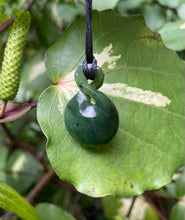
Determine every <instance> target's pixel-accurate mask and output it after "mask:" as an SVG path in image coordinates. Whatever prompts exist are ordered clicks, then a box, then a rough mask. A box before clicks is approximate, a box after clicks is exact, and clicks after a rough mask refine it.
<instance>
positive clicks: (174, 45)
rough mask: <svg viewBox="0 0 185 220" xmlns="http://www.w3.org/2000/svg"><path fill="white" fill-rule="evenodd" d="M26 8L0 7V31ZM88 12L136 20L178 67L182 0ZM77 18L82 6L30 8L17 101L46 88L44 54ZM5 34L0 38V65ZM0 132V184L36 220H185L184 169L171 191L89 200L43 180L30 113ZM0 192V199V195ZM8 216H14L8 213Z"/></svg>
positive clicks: (183, 54) (103, 5)
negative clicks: (156, 36)
mask: <svg viewBox="0 0 185 220" xmlns="http://www.w3.org/2000/svg"><path fill="white" fill-rule="evenodd" d="M27 4H28V2H27V1H25V0H16V1H11V0H6V1H5V0H0V26H1V27H2V25H3V24H4V22H6V21H7V20H8V19H11V18H12V17H14V15H15V13H16V11H17V10H19V9H21V8H23V7H25V5H27ZM93 8H94V9H97V10H99V11H101V10H105V9H109V8H111V9H114V10H115V11H116V12H117V13H119V14H121V15H135V14H142V15H143V16H144V18H145V22H146V25H147V26H148V27H149V28H150V29H151V30H152V31H155V32H158V33H160V34H161V37H162V40H163V42H164V44H165V45H166V47H168V48H170V49H171V50H173V51H175V52H176V53H177V54H178V55H179V57H180V59H182V60H184V58H185V42H184V36H185V17H184V8H185V2H184V1H183V0H175V1H174V0H171V1H170V0H158V1H152V0H146V1H144V0H135V1H134V0H120V1H118V0H116V1H94V3H93ZM84 14H85V11H84V1H83V0H79V1H69V0H68V1H67V0H66V1H60V0H50V1H46V0H36V1H34V2H33V4H32V5H31V15H32V26H31V30H30V33H29V38H28V42H27V45H26V50H25V53H24V64H23V66H22V71H21V78H22V79H21V86H20V89H19V93H18V95H17V97H16V101H19V102H32V101H34V100H36V99H38V97H39V96H40V94H41V92H42V91H43V90H44V89H45V88H47V87H48V86H49V85H51V84H53V83H52V82H51V80H50V79H49V78H48V76H47V74H46V69H45V66H44V55H45V52H46V50H47V49H48V48H49V47H50V46H51V45H52V44H53V43H54V42H55V41H57V40H58V39H59V38H60V37H61V35H62V34H63V32H64V30H65V29H66V28H67V27H68V26H69V25H70V24H71V23H72V22H74V21H76V20H77V19H78V18H79V17H81V16H83V15H84ZM9 28H10V27H8V28H6V30H5V31H3V32H1V34H0V62H2V57H3V52H4V48H5V43H6V40H7V37H8V35H9ZM0 129H1V130H0V180H1V181H3V182H6V183H7V184H8V185H9V186H10V187H12V188H13V189H14V190H16V191H17V192H19V193H20V194H21V195H22V196H24V197H26V196H27V197H26V198H27V199H28V201H29V202H31V203H32V204H33V205H34V206H35V207H36V211H37V213H38V214H39V215H40V216H41V218H42V219H45V220H46V216H42V215H43V213H47V212H48V215H47V216H48V219H68V218H69V219H73V217H72V216H70V215H69V214H67V213H66V212H65V211H67V212H68V213H70V214H71V215H73V216H74V217H75V218H76V219H123V217H124V218H126V216H127V217H128V216H130V217H129V219H133V220H136V219H143V220H144V219H145V220H147V219H154V220H155V219H165V217H166V219H170V220H174V219H179V220H181V219H184V203H183V199H184V193H185V189H184V185H185V184H184V183H185V180H184V169H183V168H181V169H180V170H178V171H177V173H176V174H175V175H174V176H173V181H172V182H171V183H170V184H168V185H166V186H165V187H162V188H161V189H160V190H158V191H148V192H145V193H144V194H143V195H141V196H139V197H137V198H136V200H135V197H134V199H133V198H127V199H126V198H117V197H112V196H106V197H103V198H102V199H101V198H99V199H98V198H96V199H95V198H91V197H88V196H86V195H83V194H81V193H79V192H77V191H76V190H75V189H74V187H73V186H72V185H70V184H67V183H65V182H63V181H61V180H59V179H58V177H57V176H55V175H54V174H51V173H49V174H48V172H50V169H51V167H50V163H49V161H48V159H47V156H46V152H45V146H46V139H45V137H44V135H43V133H42V131H41V129H40V126H39V125H38V122H37V118H36V109H32V110H31V111H29V112H28V113H27V114H25V115H24V116H23V117H21V118H20V119H18V120H16V121H14V122H10V123H6V124H2V125H1V127H0ZM43 178H45V179H44V180H45V184H44V185H43V186H42V188H41V189H40V191H39V192H37V193H36V195H33V194H30V193H31V192H32V190H33V189H35V187H36V186H37V184H38V183H40V182H41V183H42V181H43ZM47 178H48V179H47ZM3 187H5V186H4V185H3ZM0 188H1V187H0ZM1 190H2V188H1ZM1 190H0V199H1V198H2V192H3V191H1ZM16 195H17V194H16ZM30 195H31V196H30ZM133 201H135V204H134V207H133V209H132V212H131V215H130V214H129V208H130V204H131V203H132V202H133ZM141 207H142V208H141ZM61 208H62V209H63V210H62V209H61ZM7 210H8V211H14V210H11V209H8V208H7ZM64 210H65V211H64ZM1 215H2V216H5V211H4V210H1ZM7 215H8V216H9V217H8V218H9V219H17V217H15V216H12V215H10V214H9V213H8V214H7ZM17 215H19V214H18V213H17ZM49 216H51V217H50V218H49ZM64 216H65V217H64ZM2 219H3V217H2ZM28 219H29V218H28Z"/></svg>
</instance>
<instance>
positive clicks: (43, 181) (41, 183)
mask: <svg viewBox="0 0 185 220" xmlns="http://www.w3.org/2000/svg"><path fill="white" fill-rule="evenodd" d="M54 175H55V172H54V170H53V169H51V170H49V171H48V172H47V173H46V174H45V175H44V176H43V177H42V179H41V180H40V181H39V182H38V183H37V185H36V186H35V187H34V188H33V189H32V190H31V191H30V193H29V194H28V195H27V196H26V200H27V201H28V202H30V203H31V204H32V203H33V200H34V198H35V197H36V196H37V194H38V193H39V192H40V191H41V190H42V188H43V187H44V186H45V185H46V184H47V183H48V182H49V181H50V179H51V178H52V177H53V176H54Z"/></svg>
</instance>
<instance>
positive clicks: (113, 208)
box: [102, 196, 122, 219]
mask: <svg viewBox="0 0 185 220" xmlns="http://www.w3.org/2000/svg"><path fill="white" fill-rule="evenodd" d="M102 205H103V209H104V213H105V216H106V217H107V219H115V217H116V216H117V215H118V209H119V208H120V207H121V206H122V202H121V199H120V198H117V197H113V196H105V197H103V198H102Z"/></svg>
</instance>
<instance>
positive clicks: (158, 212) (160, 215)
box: [144, 193, 167, 220]
mask: <svg viewBox="0 0 185 220" xmlns="http://www.w3.org/2000/svg"><path fill="white" fill-rule="evenodd" d="M144 195H145V199H146V201H147V202H148V203H149V204H150V205H151V206H152V207H153V209H155V211H156V212H157V214H158V215H159V217H160V218H161V220H167V218H166V217H165V216H164V215H163V213H162V212H161V210H160V209H159V208H158V207H157V205H156V204H155V203H154V202H153V201H152V199H151V198H150V196H149V195H148V194H147V193H144Z"/></svg>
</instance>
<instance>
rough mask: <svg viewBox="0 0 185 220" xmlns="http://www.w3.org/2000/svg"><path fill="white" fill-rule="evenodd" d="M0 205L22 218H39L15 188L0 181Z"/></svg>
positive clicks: (27, 219) (36, 219)
mask: <svg viewBox="0 0 185 220" xmlns="http://www.w3.org/2000/svg"><path fill="white" fill-rule="evenodd" d="M0 207H1V208H3V209H6V210H7V211H9V212H13V213H15V214H16V215H18V216H19V217H21V218H23V219H24V220H33V219H34V220H41V219H40V217H39V216H38V214H37V213H36V211H35V210H34V208H33V207H32V206H31V205H30V204H29V203H28V202H27V201H26V200H25V199H24V198H23V197H21V196H20V195H19V194H18V193H17V192H16V191H15V190H13V189H12V188H11V187H9V186H8V185H6V184H5V183H3V182H0Z"/></svg>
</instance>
